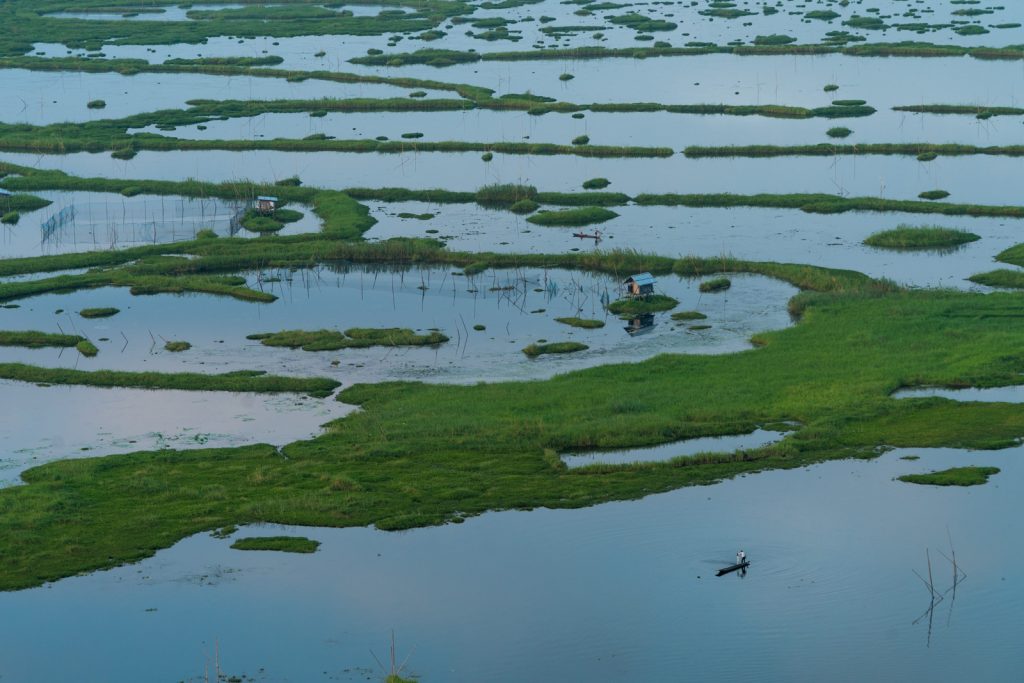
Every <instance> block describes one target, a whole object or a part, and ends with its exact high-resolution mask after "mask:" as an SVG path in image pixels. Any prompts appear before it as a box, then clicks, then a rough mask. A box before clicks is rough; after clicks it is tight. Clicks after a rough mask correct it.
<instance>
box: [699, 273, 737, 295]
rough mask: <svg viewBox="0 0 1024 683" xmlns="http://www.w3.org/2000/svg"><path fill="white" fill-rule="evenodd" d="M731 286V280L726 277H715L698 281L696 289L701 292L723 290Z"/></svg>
mask: <svg viewBox="0 0 1024 683" xmlns="http://www.w3.org/2000/svg"><path fill="white" fill-rule="evenodd" d="M730 287H732V280H730V279H729V278H727V277H716V278H713V279H711V280H705V281H704V282H702V283H700V286H699V287H698V289H700V291H702V292H705V293H707V292H724V291H725V290H727V289H729V288H730Z"/></svg>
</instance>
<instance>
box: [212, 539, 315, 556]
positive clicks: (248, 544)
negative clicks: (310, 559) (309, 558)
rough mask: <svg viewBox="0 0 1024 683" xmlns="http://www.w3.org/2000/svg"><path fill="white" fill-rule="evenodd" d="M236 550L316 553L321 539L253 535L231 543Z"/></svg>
mask: <svg viewBox="0 0 1024 683" xmlns="http://www.w3.org/2000/svg"><path fill="white" fill-rule="evenodd" d="M231 547H232V548H234V549H235V550H276V551H278V552H282V553H315V552H316V549H317V548H319V547H320V541H314V540H311V539H308V538H305V537H303V536H251V537H248V538H240V539H238V540H237V541H235V542H234V543H232V544H231Z"/></svg>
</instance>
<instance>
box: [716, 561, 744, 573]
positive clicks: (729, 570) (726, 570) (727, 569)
mask: <svg viewBox="0 0 1024 683" xmlns="http://www.w3.org/2000/svg"><path fill="white" fill-rule="evenodd" d="M749 566H750V560H744V561H743V562H740V563H739V564H733V565H730V566H728V567H722V568H721V569H719V570H718V571H717V572H715V576H725V575H726V574H732V573H733V572H734V571H736V570H737V569H746V568H747V567H749Z"/></svg>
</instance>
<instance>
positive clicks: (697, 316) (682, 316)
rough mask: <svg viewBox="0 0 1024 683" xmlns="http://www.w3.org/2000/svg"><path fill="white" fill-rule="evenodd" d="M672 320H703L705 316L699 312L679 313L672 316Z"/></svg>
mask: <svg viewBox="0 0 1024 683" xmlns="http://www.w3.org/2000/svg"><path fill="white" fill-rule="evenodd" d="M672 319H673V320H705V319H707V316H706V315H704V314H703V313H701V312H699V311H679V312H678V313H673V314H672Z"/></svg>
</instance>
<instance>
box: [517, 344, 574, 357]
mask: <svg viewBox="0 0 1024 683" xmlns="http://www.w3.org/2000/svg"><path fill="white" fill-rule="evenodd" d="M589 348H590V347H589V346H587V345H586V344H581V343H580V342H552V343H550V344H530V345H529V346H527V347H525V348H524V349H523V353H525V354H526V355H527V356H529V357H530V358H536V357H537V356H543V355H545V354H549V353H551V354H561V353H575V352H577V351H586V350H587V349H589Z"/></svg>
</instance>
